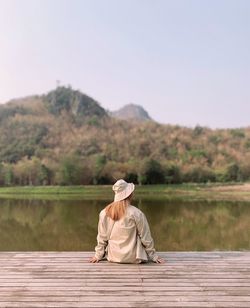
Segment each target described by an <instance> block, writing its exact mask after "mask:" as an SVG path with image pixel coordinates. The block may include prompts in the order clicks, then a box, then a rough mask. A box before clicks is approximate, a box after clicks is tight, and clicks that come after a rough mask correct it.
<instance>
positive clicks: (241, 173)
mask: <svg viewBox="0 0 250 308" xmlns="http://www.w3.org/2000/svg"><path fill="white" fill-rule="evenodd" d="M119 178H124V179H125V180H127V181H129V182H130V181H131V182H134V183H136V184H180V183H188V182H196V183H207V182H240V181H247V180H250V164H247V165H246V164H245V165H244V164H243V165H238V164H237V163H232V164H230V165H228V166H227V168H225V170H224V171H223V172H222V171H220V172H219V171H214V170H212V169H210V168H208V167H201V166H195V165H194V166H192V167H190V168H189V169H188V170H187V171H186V172H184V171H183V170H182V169H181V168H180V167H179V166H178V165H176V164H173V163H169V164H161V163H160V162H158V161H156V160H154V159H150V158H145V159H144V160H142V161H140V162H139V161H138V162H129V163H117V162H112V161H107V160H106V159H105V156H102V155H98V156H96V157H95V159H94V160H91V161H86V160H84V159H82V158H81V157H80V156H76V155H74V156H69V157H65V158H63V159H62V160H61V161H60V163H59V164H58V165H54V167H52V166H50V167H48V166H46V165H45V164H44V163H43V162H42V160H40V159H39V158H37V157H32V158H27V157H25V158H23V159H21V160H20V161H18V162H17V163H16V164H8V163H4V164H3V163H2V164H1V165H0V185H5V186H11V185H22V186H23V185H89V184H112V183H114V181H115V180H116V179H119Z"/></svg>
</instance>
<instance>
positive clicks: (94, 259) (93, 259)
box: [89, 257, 99, 263]
mask: <svg viewBox="0 0 250 308" xmlns="http://www.w3.org/2000/svg"><path fill="white" fill-rule="evenodd" d="M89 262H90V263H98V262H99V260H98V259H96V257H92V258H91V259H90V260H89Z"/></svg>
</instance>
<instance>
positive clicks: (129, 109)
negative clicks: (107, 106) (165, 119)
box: [111, 103, 152, 121]
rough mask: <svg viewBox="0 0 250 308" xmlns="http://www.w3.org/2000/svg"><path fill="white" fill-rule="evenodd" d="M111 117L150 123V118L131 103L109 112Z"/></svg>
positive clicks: (143, 110) (141, 108)
mask: <svg viewBox="0 0 250 308" xmlns="http://www.w3.org/2000/svg"><path fill="white" fill-rule="evenodd" d="M111 115H112V116H113V117H115V118H118V119H123V120H136V121H152V118H151V117H150V116H149V114H148V112H147V111H146V110H145V109H144V108H143V107H142V106H140V105H136V104H133V103H130V104H127V105H125V106H123V107H122V108H121V109H119V110H116V111H113V112H111Z"/></svg>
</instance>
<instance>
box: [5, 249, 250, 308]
mask: <svg viewBox="0 0 250 308" xmlns="http://www.w3.org/2000/svg"><path fill="white" fill-rule="evenodd" d="M159 255H160V256H161V257H163V258H165V259H166V260H167V262H166V263H165V264H154V263H150V264H143V265H142V264H140V265H139V264H138V265H137V264H131V265H129V264H114V263H113V264H112V263H108V262H100V263H98V264H90V263H88V260H89V258H90V256H92V253H90V252H0V307H67V308H69V307H246V308H250V252H178V253H174V252H166V253H159Z"/></svg>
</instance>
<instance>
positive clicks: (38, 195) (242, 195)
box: [0, 183, 250, 201]
mask: <svg viewBox="0 0 250 308" xmlns="http://www.w3.org/2000/svg"><path fill="white" fill-rule="evenodd" d="M0 198H11V199H13V198H14V199H26V198H28V199H46V200H48V199H106V200H112V198H113V192H112V187H111V185H108V186H106V185H98V186H94V185H93V186H25V187H0ZM136 198H155V199H157V198H161V199H162V198H167V199H186V200H233V201H237V200H238V201H250V183H245V184H230V185H221V184H203V185H198V184H182V185H147V186H136Z"/></svg>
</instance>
